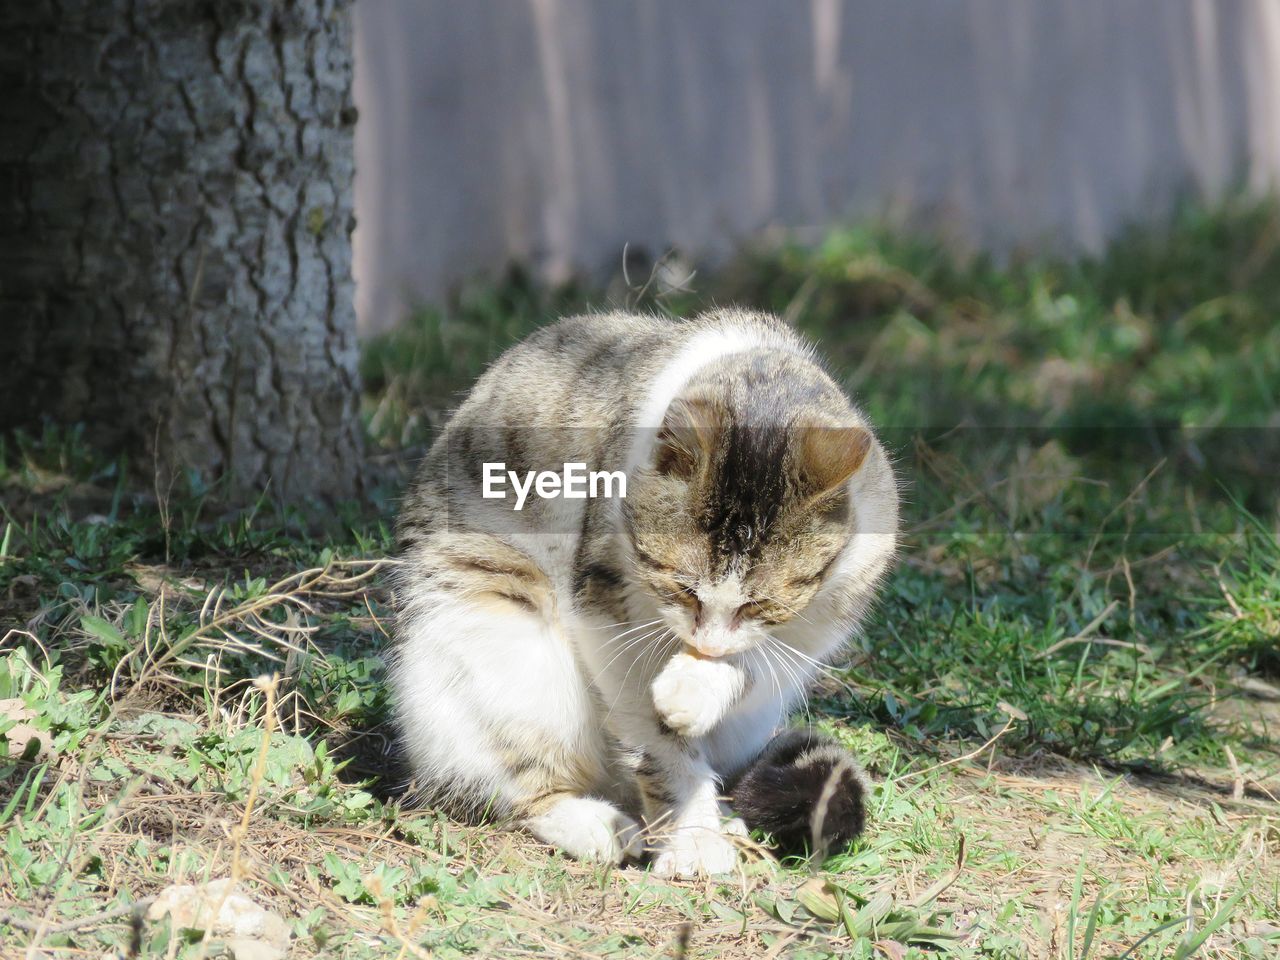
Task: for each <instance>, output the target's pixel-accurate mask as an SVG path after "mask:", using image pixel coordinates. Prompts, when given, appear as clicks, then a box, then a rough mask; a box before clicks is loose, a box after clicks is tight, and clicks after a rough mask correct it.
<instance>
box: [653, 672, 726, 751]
mask: <svg viewBox="0 0 1280 960" xmlns="http://www.w3.org/2000/svg"><path fill="white" fill-rule="evenodd" d="M709 693H710V691H709V690H708V689H707V684H706V682H705V679H704V678H701V677H699V676H698V674H697V671H694V670H690V669H684V668H683V667H682V666H681V665H676V664H673V665H672V666H671V667H669V668H667V669H666V670H664V671H663V672H662V673H660V674H659V675H658V678H657V679H656V680H654V681H653V708H654V710H656V711H657V713H658V718H659V719H660V720H661V721H662V722H663V723H665V724H666V725H667V726H668V727H670V728H671V729H672V730H674V731H675V732H676V733H678V734H680V736H682V737H701V736H703V735H705V734H706V733H708V732H709V731H710V730H711V728H712V727H714V726H715V724H716V721H717V720H719V719H720V717H721V715H722V713H723V710H722V708H721V707H720V705H719V704H718V703H717V702H716V701H715V699H714V698H713V697H711V696H709V695H708V694H709Z"/></svg>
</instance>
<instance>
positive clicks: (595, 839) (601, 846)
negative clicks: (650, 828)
mask: <svg viewBox="0 0 1280 960" xmlns="http://www.w3.org/2000/svg"><path fill="white" fill-rule="evenodd" d="M525 827H526V828H527V829H528V830H529V832H530V833H532V834H533V835H534V836H535V837H537V838H538V839H539V840H541V841H543V842H544V843H549V844H551V845H552V846H555V847H559V848H560V849H561V850H562V851H563V852H565V853H567V854H568V855H569V856H571V857H574V858H575V859H577V860H596V861H600V862H602V863H614V864H616V863H621V862H622V861H623V859H624V858H626V857H638V856H640V854H641V852H642V851H643V850H644V841H643V838H642V837H641V835H640V825H639V824H638V823H636V822H635V821H634V820H632V819H631V818H630V817H628V816H627V815H626V814H625V813H622V812H621V811H619V810H618V808H617V807H615V806H613V804H611V803H606V802H605V801H603V800H593V799H592V798H591V797H563V798H562V799H560V800H558V801H557V802H556V804H555V805H554V806H553V807H551V808H550V809H549V810H547V811H546V812H545V813H543V814H540V815H539V816H536V817H531V818H530V819H528V820H527V821H525Z"/></svg>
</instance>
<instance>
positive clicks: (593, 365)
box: [388, 310, 898, 876]
mask: <svg viewBox="0 0 1280 960" xmlns="http://www.w3.org/2000/svg"><path fill="white" fill-rule="evenodd" d="M486 464H488V465H489V466H488V467H486V466H485V465H486ZM566 464H578V465H579V466H582V465H586V466H587V467H588V468H589V469H590V470H592V471H600V472H601V473H605V472H612V473H613V474H614V475H615V477H616V475H617V474H619V473H620V474H621V475H622V477H624V478H625V496H623V495H621V494H622V492H623V491H622V489H621V486H622V485H621V484H620V483H616V484H614V485H613V487H614V489H613V491H612V495H601V492H600V490H599V489H595V490H594V492H595V494H596V495H594V496H592V495H591V492H592V491H590V490H589V491H587V493H586V494H585V495H581V496H580V495H577V494H574V495H569V494H570V486H571V485H570V484H569V483H568V482H567V481H566V482H564V483H559V484H558V483H556V482H552V481H548V482H546V483H543V482H542V480H541V479H539V481H538V485H537V487H536V488H534V487H533V486H532V483H533V481H532V477H533V476H534V474H535V473H555V472H561V471H562V469H563V468H564V467H565V465H566ZM494 477H503V478H506V477H509V480H504V481H503V482H502V483H500V482H498V481H497V480H494V479H493V478H494ZM525 477H527V478H529V479H527V480H525V481H521V480H520V479H519V478H525ZM521 483H523V484H524V488H525V490H526V492H528V493H529V495H528V496H527V498H526V499H525V500H524V501H523V502H522V503H521V505H520V509H518V510H517V509H515V502H516V497H515V495H514V493H513V494H512V495H511V496H505V495H501V494H504V493H505V492H506V491H508V490H510V489H511V487H512V486H513V485H514V486H519V485H520V484H521ZM504 484H506V485H505V486H504ZM577 486H578V488H579V489H578V491H577V493H582V488H583V487H585V484H578V485H577ZM592 486H593V488H594V487H596V486H597V485H595V484H593V485H592ZM897 514H898V497H897V488H896V484H895V480H894V476H893V472H892V469H891V467H890V464H889V460H888V457H887V456H886V454H885V451H884V449H883V448H882V447H881V445H880V443H879V442H878V441H877V440H876V438H875V436H874V435H873V433H872V431H871V429H870V427H869V425H868V424H867V422H866V419H865V418H864V417H863V415H862V414H861V413H860V412H859V411H858V410H857V409H856V408H855V407H854V406H853V405H852V404H851V403H850V402H849V400H848V398H847V397H846V396H845V395H844V394H843V393H842V391H841V390H840V389H839V388H838V387H837V386H836V384H835V382H834V381H833V380H832V379H831V377H830V376H829V375H828V374H827V373H826V372H824V370H823V368H822V366H821V364H820V363H819V362H818V360H817V359H816V358H815V355H814V351H813V348H812V347H811V346H810V345H809V344H807V343H806V342H805V341H804V340H803V339H802V338H801V337H800V336H799V335H798V334H797V333H795V332H794V331H793V330H792V329H791V328H790V327H788V326H787V325H786V324H784V323H783V322H781V321H780V320H778V319H776V318H774V317H770V316H766V315H760V314H754V313H746V312H742V311H737V310H719V311H714V312H709V313H706V314H703V315H701V316H698V317H696V318H693V319H691V320H672V319H666V318H660V317H652V316H638V315H634V314H626V313H610V314H601V315H589V316H579V317H573V318H570V319H565V320H562V321H560V322H558V323H556V324H554V325H552V326H548V327H545V328H543V329H540V330H538V331H537V332H535V333H533V334H532V335H530V336H529V337H528V338H527V339H525V340H524V341H523V342H521V343H520V344H518V345H516V346H515V347H513V348H511V349H510V350H508V351H507V352H506V353H505V354H503V356H502V357H500V358H499V359H498V360H497V361H496V362H495V363H494V364H493V365H492V366H491V367H490V368H489V370H488V371H487V372H486V373H485V374H484V375H483V376H482V377H481V378H480V379H479V381H478V382H477V383H476V385H475V387H474V388H473V389H472V391H471V393H470V395H469V396H468V397H467V398H466V400H465V401H464V402H463V403H462V405H461V406H460V407H459V408H458V410H457V411H456V412H455V413H454V414H453V416H452V418H451V420H450V421H449V423H448V425H447V428H446V429H445V430H444V431H443V433H442V435H441V436H440V438H439V439H438V440H437V442H436V443H435V444H434V445H433V447H432V448H431V451H430V453H429V454H428V455H427V458H426V460H425V462H424V463H423V465H422V467H421V470H420V472H419V474H418V476H417V478H416V480H415V481H414V484H413V485H412V488H411V490H410V492H409V494H408V496H407V498H406V501H405V504H404V507H403V511H402V515H401V517H400V521H399V525H398V541H399V547H400V555H401V562H400V564H399V565H398V567H397V571H398V572H397V574H396V582H395V585H394V600H395V607H396V625H395V641H394V644H393V649H392V652H391V654H390V656H389V658H388V668H389V678H390V682H391V687H392V692H393V696H394V701H395V711H396V717H397V720H398V724H399V728H400V732H401V734H402V737H403V741H404V746H405V750H406V753H407V756H408V758H409V761H410V764H411V767H412V770H413V774H414V777H415V781H416V785H417V787H418V788H419V789H420V790H421V791H422V793H423V794H425V795H426V796H427V797H429V798H430V799H431V800H432V801H433V802H435V803H437V804H440V805H442V806H444V807H445V808H446V809H449V810H451V811H453V812H454V813H456V814H459V815H472V816H486V815H488V816H498V817H503V818H509V819H512V820H514V821H516V822H518V823H519V824H521V825H522V826H523V827H524V828H526V829H527V830H529V831H530V832H531V833H533V834H534V835H535V836H536V837H538V838H540V839H542V840H543V841H545V842H547V843H549V844H552V845H554V846H556V847H558V848H560V849H561V850H563V851H564V852H566V853H568V854H570V855H572V856H574V857H580V858H588V859H598V860H605V861H611V862H621V861H622V860H624V859H629V858H648V859H649V860H650V862H651V865H652V869H653V870H654V872H655V873H657V874H659V875H663V876H694V875H699V874H716V873H723V872H726V871H729V870H731V869H732V868H733V867H734V865H735V863H736V862H737V858H738V856H739V847H740V846H741V842H740V837H741V836H743V835H745V833H746V832H747V829H748V828H749V827H756V826H760V827H762V828H765V829H768V830H771V831H773V833H774V834H775V839H776V840H777V841H778V842H780V843H782V844H784V845H790V846H796V845H801V844H808V845H810V846H812V845H813V844H823V843H826V842H828V841H830V840H832V839H836V840H843V839H847V837H848V836H850V835H852V834H853V833H856V832H857V831H858V830H860V829H861V826H862V818H863V815H864V811H863V795H864V793H865V789H866V788H865V782H864V780H863V779H862V776H861V773H860V771H859V770H858V768H857V765H856V764H855V763H854V762H853V761H852V759H851V758H849V757H848V756H847V755H845V754H844V753H843V751H841V750H840V749H839V748H836V747H835V746H834V745H832V744H830V743H826V742H823V741H821V740H820V739H818V738H816V737H814V736H813V735H811V734H808V733H796V732H791V733H786V734H783V736H782V737H781V738H780V739H779V740H776V741H774V742H773V743H771V740H772V739H773V738H774V737H775V736H776V735H778V734H779V733H780V731H782V730H783V728H784V725H785V722H786V720H787V718H788V716H789V715H790V714H791V713H792V712H793V711H794V710H795V709H796V708H797V707H798V706H800V705H801V704H802V702H803V700H804V698H805V696H806V694H807V690H808V686H809V684H810V682H811V681H812V680H813V678H814V676H815V675H816V673H817V672H818V671H819V670H821V669H822V667H823V665H825V664H827V663H829V662H830V661H831V659H832V658H833V657H834V656H836V655H837V654H838V653H839V652H840V650H841V648H842V645H843V644H844V643H845V642H846V641H847V640H848V639H849V637H850V635H851V634H852V632H853V631H854V630H855V628H856V627H857V626H858V623H859V621H860V620H861V619H862V617H863V615H864V614H865V613H866V611H867V609H868V606H869V604H870V603H871V601H872V598H873V594H874V591H875V587H876V584H877V581H878V580H879V579H880V578H881V576H882V575H883V573H884V572H885V569H886V567H887V565H888V563H889V561H890V558H891V556H892V554H893V551H894V546H895V537H896V530H897ZM726 791H728V792H729V793H731V794H732V795H733V803H734V805H735V806H736V807H737V808H738V810H739V812H740V813H742V814H744V815H746V817H747V822H746V823H744V822H743V820H741V819H738V818H737V817H736V816H734V814H733V812H732V811H731V809H730V807H729V803H728V802H727V801H726V799H725V797H724V796H723V794H724V793H725V792H726Z"/></svg>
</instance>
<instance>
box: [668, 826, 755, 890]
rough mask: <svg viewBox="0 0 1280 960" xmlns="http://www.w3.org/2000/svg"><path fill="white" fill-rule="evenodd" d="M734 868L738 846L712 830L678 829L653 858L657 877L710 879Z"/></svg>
mask: <svg viewBox="0 0 1280 960" xmlns="http://www.w3.org/2000/svg"><path fill="white" fill-rule="evenodd" d="M737 865H738V847H737V845H736V844H735V843H734V842H733V840H732V839H731V838H730V837H728V836H726V835H725V834H724V833H722V832H721V831H720V830H719V829H716V828H714V827H681V828H679V829H678V830H676V831H675V832H674V833H672V834H671V835H670V836H669V837H667V838H666V840H665V841H664V843H663V845H662V846H661V847H660V848H659V849H658V855H657V856H656V857H654V859H653V873H654V874H655V875H656V876H659V877H683V878H693V877H710V876H715V875H717V874H724V873H730V872H732V871H733V868H734V867H736V866H737Z"/></svg>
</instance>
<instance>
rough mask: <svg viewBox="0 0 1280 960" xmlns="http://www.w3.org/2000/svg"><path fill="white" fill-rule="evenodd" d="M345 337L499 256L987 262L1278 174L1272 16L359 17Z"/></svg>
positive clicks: (779, 8) (1105, 230) (549, 270)
mask: <svg viewBox="0 0 1280 960" xmlns="http://www.w3.org/2000/svg"><path fill="white" fill-rule="evenodd" d="M356 10H357V14H356V18H357V22H356V28H357V50H356V64H357V88H356V96H357V102H358V104H359V107H360V122H359V125H358V128H357V186H356V209H357V217H358V227H357V232H356V251H355V253H356V276H357V283H358V301H357V306H358V311H359V315H360V321H361V328H362V330H363V331H364V332H366V333H368V332H372V331H376V330H381V329H385V328H387V327H388V326H390V325H392V324H394V323H395V322H396V320H397V319H398V318H399V317H400V316H402V315H403V311H404V310H405V308H406V306H407V305H409V304H412V303H413V302H415V301H420V300H431V299H435V298H438V297H440V296H441V295H442V294H443V293H444V292H445V291H447V290H448V289H449V288H450V287H451V286H452V285H453V284H456V283H457V282H458V281H460V280H462V279H466V278H468V277H472V276H475V275H477V274H483V273H485V272H493V271H496V270H498V269H500V268H501V267H502V266H503V265H504V264H505V263H507V262H508V261H511V260H520V261H524V262H527V263H530V264H532V265H534V266H535V268H536V269H537V270H538V271H540V272H541V273H542V274H543V275H545V276H548V277H552V278H555V277H563V276H564V275H566V274H567V273H569V272H570V271H573V270H586V271H590V272H601V271H608V270H610V269H616V268H617V266H618V265H619V264H620V262H621V253H622V248H623V244H624V243H627V242H630V243H631V244H633V245H639V246H641V247H643V248H644V249H646V250H648V251H649V252H651V253H655V254H657V253H661V252H662V251H663V250H665V249H666V248H668V247H669V246H673V245H674V246H677V247H679V248H681V249H682V250H684V251H686V252H688V253H690V254H692V255H694V256H696V257H700V258H704V257H713V258H714V257H716V256H719V255H722V254H724V253H725V252H726V251H727V250H729V249H731V248H732V246H733V245H734V244H735V243H737V242H739V241H740V240H741V239H743V238H745V237H747V236H749V235H750V234H752V233H753V232H755V231H757V230H759V229H761V228H762V227H765V226H768V225H771V224H782V225H787V226H802V227H803V226H812V227H820V226H821V225H824V224H828V223H831V222H833V221H838V220H844V219H848V218H856V217H860V216H879V217H887V218H890V219H891V220H894V221H900V222H904V223H910V224H914V225H919V226H922V227H924V228H927V229H932V230H938V231H941V232H943V233H944V234H945V235H947V236H949V237H951V238H952V239H953V240H955V241H956V242H957V243H961V244H969V245H981V246H984V247H989V248H994V249H997V250H1008V249H1010V248H1021V247H1038V246H1044V245H1049V246H1057V247H1063V246H1083V247H1086V248H1094V247H1097V246H1098V245H1099V244H1101V243H1102V242H1104V241H1105V239H1106V238H1107V237H1108V236H1109V235H1110V234H1112V233H1113V232H1114V231H1115V230H1116V229H1117V228H1118V227H1119V226H1122V225H1124V224H1125V223H1127V222H1131V221H1133V220H1136V219H1143V218H1148V217H1151V216H1156V215H1159V214H1162V213H1164V212H1166V211H1167V210H1168V209H1169V207H1170V205H1171V204H1172V202H1173V200H1174V199H1175V198H1176V197H1177V196H1179V195H1181V194H1183V193H1194V194H1199V195H1207V196H1210V197H1212V196H1213V195H1214V194H1216V193H1218V192H1221V191H1222V190H1224V189H1226V188H1227V187H1229V186H1233V185H1235V184H1237V183H1245V184H1247V185H1249V186H1251V187H1252V188H1254V189H1267V188H1269V187H1270V185H1271V184H1272V183H1273V180H1274V178H1275V175H1276V172H1277V170H1280V0H847V2H841V0H692V2H691V0H635V2H624V0H466V2H460V0H361V2H360V3H358V4H356Z"/></svg>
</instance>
